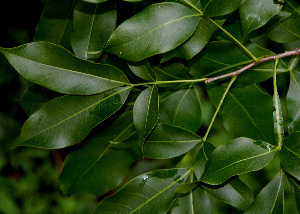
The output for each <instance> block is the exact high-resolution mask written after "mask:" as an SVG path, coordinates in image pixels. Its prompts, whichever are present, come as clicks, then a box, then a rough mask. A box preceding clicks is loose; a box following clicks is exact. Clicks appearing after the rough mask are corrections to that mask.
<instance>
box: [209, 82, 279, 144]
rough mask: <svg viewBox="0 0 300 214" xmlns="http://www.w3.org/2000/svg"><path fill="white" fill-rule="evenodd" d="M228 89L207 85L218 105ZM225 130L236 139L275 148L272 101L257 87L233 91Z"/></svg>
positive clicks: (223, 113)
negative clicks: (255, 141) (245, 138)
mask: <svg viewBox="0 0 300 214" xmlns="http://www.w3.org/2000/svg"><path fill="white" fill-rule="evenodd" d="M225 89H226V88H225V87H222V86H218V85H216V84H209V85H207V90H208V95H209V97H210V99H211V100H212V102H213V103H214V104H215V106H217V105H218V103H219V101H220V99H221V96H222V95H223V94H224V92H225ZM220 115H221V116H222V120H223V124H224V127H225V129H226V130H227V131H229V132H230V133H231V134H232V135H233V136H234V137H249V138H253V139H255V140H263V141H266V142H269V143H272V144H274V145H275V142H274V124H273V100H272V97H271V96H270V95H268V94H266V93H265V92H263V91H261V89H260V88H258V87H257V86H256V85H249V86H247V87H244V88H232V90H230V91H229V92H228V94H227V97H226V99H225V100H224V103H223V105H222V108H221V111H220Z"/></svg>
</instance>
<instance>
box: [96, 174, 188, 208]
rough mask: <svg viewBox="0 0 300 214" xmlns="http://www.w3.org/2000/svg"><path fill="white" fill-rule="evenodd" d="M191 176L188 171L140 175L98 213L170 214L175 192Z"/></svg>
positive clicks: (111, 198) (112, 197)
mask: <svg viewBox="0 0 300 214" xmlns="http://www.w3.org/2000/svg"><path fill="white" fill-rule="evenodd" d="M189 173H190V171H187V170H186V169H162V170H157V171H152V172H148V173H146V174H143V175H140V176H138V177H136V178H134V179H133V180H131V181H130V182H129V183H127V184H126V185H125V186H124V187H123V188H122V189H120V190H119V191H118V192H117V193H115V194H114V195H112V196H110V197H107V198H105V199H104V200H102V201H101V202H100V204H99V206H98V208H97V210H96V212H95V213H122V214H126V213H143V214H153V213H167V211H168V209H169V206H170V205H171V203H172V200H173V192H174V190H175V189H176V187H177V186H179V185H180V183H181V182H183V180H184V179H185V177H186V176H187V175H188V174H189Z"/></svg>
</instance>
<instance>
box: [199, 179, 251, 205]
mask: <svg viewBox="0 0 300 214" xmlns="http://www.w3.org/2000/svg"><path fill="white" fill-rule="evenodd" d="M203 188H204V190H205V191H207V192H209V193H210V194H212V195H213V196H214V197H215V198H216V199H218V200H220V201H223V202H225V203H227V204H230V205H232V206H234V207H236V208H238V209H240V210H246V209H247V208H248V207H249V205H250V204H251V203H252V202H253V199H254V195H253V192H252V190H251V188H250V187H249V186H248V185H247V184H245V183H244V182H243V181H241V180H240V179H239V178H235V179H233V180H231V181H229V182H227V183H225V184H223V185H220V186H209V185H204V186H203Z"/></svg>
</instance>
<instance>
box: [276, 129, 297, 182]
mask: <svg viewBox="0 0 300 214" xmlns="http://www.w3.org/2000/svg"><path fill="white" fill-rule="evenodd" d="M280 163H281V166H282V168H283V169H284V170H285V171H286V172H288V173H289V174H291V175H292V176H294V177H295V178H297V179H298V180H300V132H295V133H293V134H291V135H290V136H288V137H287V138H285V139H284V140H283V147H282V149H281V151H280Z"/></svg>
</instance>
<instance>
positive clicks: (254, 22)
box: [240, 0, 281, 37]
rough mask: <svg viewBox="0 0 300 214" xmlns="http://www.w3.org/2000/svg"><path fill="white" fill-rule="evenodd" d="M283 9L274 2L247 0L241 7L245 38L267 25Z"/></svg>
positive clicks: (271, 0) (270, 0) (269, 0)
mask: <svg viewBox="0 0 300 214" xmlns="http://www.w3.org/2000/svg"><path fill="white" fill-rule="evenodd" d="M280 9H281V6H280V5H279V4H274V2H273V0H247V1H246V2H245V3H244V4H243V5H242V6H241V7H240V17H241V21H242V26H243V32H244V37H246V36H247V35H248V34H249V33H250V32H251V31H253V30H255V29H257V28H260V27H262V26H263V25H265V24H266V23H267V22H268V21H269V20H270V19H271V18H272V17H273V16H274V15H276V14H277V13H278V12H279V11H280Z"/></svg>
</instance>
